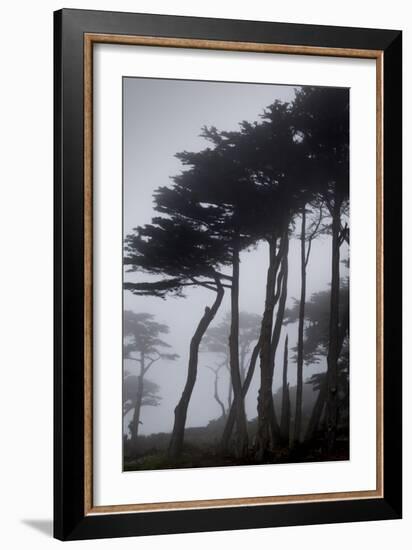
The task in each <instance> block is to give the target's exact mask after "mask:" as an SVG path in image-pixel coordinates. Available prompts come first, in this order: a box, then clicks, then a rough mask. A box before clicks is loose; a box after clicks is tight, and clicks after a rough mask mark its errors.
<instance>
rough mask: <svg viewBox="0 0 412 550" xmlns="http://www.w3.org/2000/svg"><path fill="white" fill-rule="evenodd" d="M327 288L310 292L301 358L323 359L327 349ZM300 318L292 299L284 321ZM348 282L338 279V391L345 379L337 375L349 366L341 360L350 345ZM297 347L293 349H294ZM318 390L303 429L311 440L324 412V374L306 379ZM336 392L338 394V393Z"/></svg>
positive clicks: (311, 360) (310, 361) (346, 381)
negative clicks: (292, 304) (291, 305)
mask: <svg viewBox="0 0 412 550" xmlns="http://www.w3.org/2000/svg"><path fill="white" fill-rule="evenodd" d="M330 295H331V291H330V290H323V291H320V292H316V293H314V294H312V296H311V298H310V300H309V302H307V304H306V308H305V311H306V319H307V324H306V326H305V331H304V336H305V338H304V345H303V349H304V355H303V358H304V361H305V362H306V363H310V364H314V363H317V362H319V361H320V360H322V358H326V357H327V354H328V349H329V320H330ZM298 319H299V302H298V301H296V300H295V303H294V306H293V307H292V308H291V309H289V310H287V311H286V314H285V323H294V322H296V321H298ZM348 331H349V284H348V280H347V279H346V280H345V279H343V280H342V281H341V282H340V301H339V342H338V380H339V382H338V390H339V391H340V392H341V393H342V392H343V393H345V392H346V388H347V386H348V379H347V377H346V378H345V376H344V375H342V374H339V372H341V373H342V372H343V371H342V369H343V370H345V369H346V370H347V367H348V365H347V364H346V363H345V361H344V355H345V353H346V351H347V349H348V346H349V340H348ZM296 350H297V348H295V351H296ZM309 383H311V384H312V385H313V387H314V390H318V395H317V398H316V401H315V405H314V408H313V411H312V414H311V417H310V419H309V422H308V426H307V429H306V434H305V440H310V439H311V438H312V436H313V434H314V433H315V432H316V431H317V429H318V427H319V423H320V420H321V417H322V415H323V413H324V410H325V406H326V402H327V394H328V383H327V376H326V373H319V374H316V375H313V376H312V379H311V380H310V381H309ZM339 391H338V393H339Z"/></svg>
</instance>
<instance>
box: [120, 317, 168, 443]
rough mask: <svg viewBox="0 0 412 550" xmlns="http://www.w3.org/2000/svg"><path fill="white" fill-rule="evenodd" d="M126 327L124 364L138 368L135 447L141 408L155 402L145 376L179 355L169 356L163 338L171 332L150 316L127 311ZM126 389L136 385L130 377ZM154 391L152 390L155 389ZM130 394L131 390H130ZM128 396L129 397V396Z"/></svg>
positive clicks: (133, 427) (132, 428) (133, 431)
mask: <svg viewBox="0 0 412 550" xmlns="http://www.w3.org/2000/svg"><path fill="white" fill-rule="evenodd" d="M123 327H124V332H123V333H124V346H123V349H124V352H123V357H124V360H129V361H134V362H136V363H137V365H138V375H137V377H136V378H137V379H136V396H135V398H134V399H132V402H133V403H134V412H133V418H132V421H131V423H130V434H131V443H132V446H133V447H135V446H136V443H137V435H138V431H139V424H140V423H141V421H140V414H141V408H142V406H144V405H147V404H151V405H153V404H154V402H155V401H156V397H155V395H154V394H153V393H152V394H151V395H150V394H149V393H148V391H149V387H148V384H147V381H145V376H146V374H147V372H148V371H149V369H150V368H151V367H152V365H153V364H154V363H156V362H157V361H159V360H164V361H174V360H176V359H177V357H178V355H177V354H175V353H166V350H167V349H170V347H171V346H170V344H168V343H167V342H165V341H164V340H162V339H161V335H163V334H167V333H168V332H169V327H168V326H167V325H165V324H163V323H158V322H156V321H155V320H154V316H153V315H151V314H150V313H135V312H134V311H130V310H126V311H124V314H123ZM124 381H125V383H126V381H127V384H126V388H127V387H129V388H130V383H133V382H134V379H131V377H130V376H127V377H125V380H124ZM152 389H153V388H152ZM129 391H130V389H129ZM126 395H127V394H126Z"/></svg>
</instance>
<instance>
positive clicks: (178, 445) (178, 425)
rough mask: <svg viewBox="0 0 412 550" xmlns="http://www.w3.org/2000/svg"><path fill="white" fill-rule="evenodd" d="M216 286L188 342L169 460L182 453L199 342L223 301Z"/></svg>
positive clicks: (195, 372)
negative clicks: (214, 293)
mask: <svg viewBox="0 0 412 550" xmlns="http://www.w3.org/2000/svg"><path fill="white" fill-rule="evenodd" d="M216 284H217V291H216V298H215V301H214V303H213V305H212V307H210V308H209V307H206V308H205V312H204V314H203V317H202V318H201V320H200V321H199V324H198V326H197V329H196V332H195V333H194V335H193V337H192V340H191V342H190V352H189V363H188V369H187V379H186V384H185V387H184V390H183V393H182V396H181V398H180V400H179V403H178V404H177V406H176V408H175V421H174V425H173V431H172V435H171V438H170V443H169V449H168V453H169V456H170V458H176V457H177V456H179V454H180V453H181V452H182V448H183V439H184V432H185V425H186V416H187V409H188V407H189V402H190V398H191V396H192V391H193V388H194V385H195V382H196V377H197V365H198V360H199V346H200V342H201V341H202V338H203V335H204V334H205V332H206V330H207V329H208V327H209V325H210V323H211V322H212V321H213V319H214V317H215V315H216V313H217V311H218V309H219V307H220V305H221V303H222V300H223V295H224V288H223V286H222V285H221V282H220V280H219V279H216Z"/></svg>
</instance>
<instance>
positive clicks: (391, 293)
mask: <svg viewBox="0 0 412 550" xmlns="http://www.w3.org/2000/svg"><path fill="white" fill-rule="evenodd" d="M86 33H100V34H106V35H110V34H116V35H140V36H151V37H165V38H185V39H202V40H210V41H233V42H251V43H262V44H263V43H265V44H282V45H287V46H304V47H308V48H311V47H318V48H341V49H342V48H343V49H345V48H349V49H356V50H379V51H380V52H382V56H383V57H382V58H383V82H382V86H383V88H382V92H383V93H382V98H383V137H384V139H383V197H384V203H383V206H384V212H383V248H384V257H383V278H384V283H383V285H384V286H383V311H384V318H383V338H384V352H383V411H384V415H383V496H382V497H381V498H365V499H353V500H352V499H342V500H335V501H327V502H322V501H320V502H295V503H280V504H265V505H259V506H253V505H252V506H228V507H217V508H206V509H202V508H199V509H189V510H177V509H175V510H170V511H164V510H162V511H150V512H145V511H141V512H130V513H121V514H118V513H104V514H93V513H88V514H86V513H85V505H84V495H85V484H86V481H85V465H84V456H85V442H84V441H85V438H84V435H85V432H84V429H85V428H84V427H85V407H84V402H85V389H84V353H85V348H84V328H85V327H84V308H85V294H84V273H85V265H84V231H85V225H84V206H85V204H84V36H85V34H86ZM54 70H55V76H54V98H55V99H54V101H55V103H54V115H55V122H54V136H55V148H54V181H55V187H54V212H55V217H54V219H55V222H54V242H55V249H54V292H55V301H54V303H55V306H54V307H55V310H54V323H55V336H54V364H55V367H54V536H55V537H56V538H58V539H60V540H77V539H91V538H103V537H125V536H137V535H153V534H166V533H184V532H195V531H197V532H201V531H212V530H213V531H218V530H231V529H250V528H261V527H274V526H286V525H307V524H318V523H338V522H349V521H370V520H382V519H397V518H400V517H401V514H402V415H401V411H402V391H401V389H402V371H401V350H402V342H401V339H402V331H401V320H402V311H401V303H402V301H401V288H402V259H401V255H402V239H401V233H402V219H401V211H402V209H401V201H402V196H401V193H402V190H401V184H402V146H401V141H402V112H401V109H402V33H401V31H395V30H381V29H363V28H344V27H328V26H317V25H300V24H299V25H298V24H289V23H272V22H255V21H235V20H224V19H206V18H192V17H180V16H164V15H148V14H136V13H117V12H102V11H86V10H74V9H63V10H60V11H57V12H55V14H54Z"/></svg>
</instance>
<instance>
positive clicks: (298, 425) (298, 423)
mask: <svg viewBox="0 0 412 550" xmlns="http://www.w3.org/2000/svg"><path fill="white" fill-rule="evenodd" d="M300 274H301V287H300V304H299V325H298V357H297V377H296V403H295V428H294V434H293V445H297V444H299V443H300V436H301V430H302V389H303V327H304V321H305V301H306V209H305V206H303V209H302V227H301V232H300Z"/></svg>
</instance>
